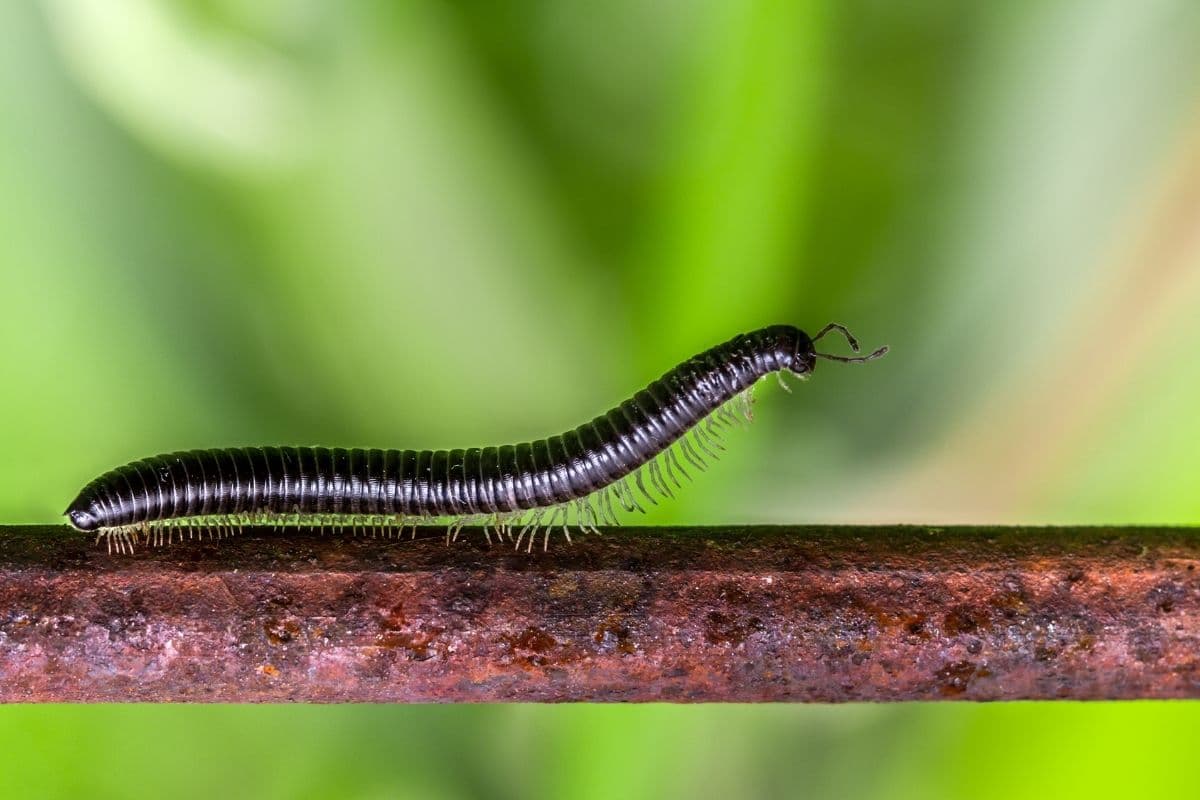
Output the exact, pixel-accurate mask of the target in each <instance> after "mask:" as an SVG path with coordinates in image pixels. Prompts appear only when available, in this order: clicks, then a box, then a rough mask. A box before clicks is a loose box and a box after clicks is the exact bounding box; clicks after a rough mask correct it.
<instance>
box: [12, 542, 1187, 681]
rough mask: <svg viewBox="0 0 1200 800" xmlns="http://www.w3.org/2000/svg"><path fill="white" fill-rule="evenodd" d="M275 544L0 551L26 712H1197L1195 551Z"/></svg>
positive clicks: (1046, 545)
mask: <svg viewBox="0 0 1200 800" xmlns="http://www.w3.org/2000/svg"><path fill="white" fill-rule="evenodd" d="M481 538H482V537H480V536H478V535H468V536H467V541H466V542H459V543H458V544H457V545H453V546H451V547H446V546H445V545H444V544H443V543H442V539H441V537H440V535H439V534H437V533H436V532H431V533H430V535H429V537H428V538H421V539H418V540H417V541H415V542H414V541H408V540H404V541H385V540H371V539H348V538H337V537H329V538H321V537H317V536H308V535H305V536H296V535H290V536H281V535H274V534H270V533H267V532H261V533H254V534H248V535H244V536H242V537H240V538H237V539H233V540H227V541H224V542H220V543H209V542H205V543H188V544H183V545H179V544H176V545H174V546H172V547H169V548H165V549H160V550H149V551H145V550H143V551H142V552H139V553H138V554H137V555H135V556H133V557H128V556H109V555H107V554H106V553H104V552H103V550H100V549H97V548H96V547H95V546H94V545H93V544H92V543H91V541H90V540H89V539H86V538H82V537H80V536H78V535H77V534H71V533H69V532H68V531H67V530H66V529H62V528H50V527H41V528H34V527H17V528H4V529H0V699H3V700H7V701H52V700H53V701H63V700H66V701H82V700H90V701H99V700H104V701H125V700H139V701H169V700H170V701H177V700H186V701H217V700H220V701H252V702H257V701H288V700H306V701H329V702H337V701H490V700H534V701H561V700H607V701H613V700H616V701H646V700H666V701H685V702H686V701H702V700H703V701H751V702H755V701H776V700H784V701H844V700H913V699H971V700H991V699H1015V698H1133V697H1200V670H1198V669H1197V664H1198V663H1200V570H1198V569H1197V565H1198V564H1200V532H1198V531H1195V530H1189V529H1151V528H1143V529H1137V528H1134V529H1102V528H1091V529H1066V528H1025V529H1018V528H1006V529H993V528H988V529H984V528H980V529H965V528H953V529H945V530H936V529H926V528H850V527H845V528H829V527H803V528H739V529H716V528H692V529H686V530H678V529H663V528H655V529H646V528H643V529H625V530H621V531H611V532H609V533H608V534H606V535H605V536H602V537H595V536H592V537H586V538H583V539H582V540H581V539H580V538H579V537H577V538H576V543H575V544H574V545H566V544H565V543H559V544H558V546H557V547H555V548H552V550H551V552H550V553H549V554H542V553H534V554H533V555H525V554H523V553H522V554H515V553H513V552H511V550H509V549H507V548H500V547H492V548H489V547H487V546H486V545H484V544H483V543H482V542H481V541H480V539H481Z"/></svg>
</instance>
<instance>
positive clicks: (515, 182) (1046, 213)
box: [0, 0, 1200, 798]
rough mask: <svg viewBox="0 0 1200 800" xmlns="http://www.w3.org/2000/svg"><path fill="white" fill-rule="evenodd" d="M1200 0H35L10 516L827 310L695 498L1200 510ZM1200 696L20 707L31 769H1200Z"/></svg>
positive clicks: (340, 785) (517, 400)
mask: <svg viewBox="0 0 1200 800" xmlns="http://www.w3.org/2000/svg"><path fill="white" fill-rule="evenodd" d="M1198 304H1200V4H1197V3H1196V2H1194V0H1136V1H1135V0H1062V1H1061V2H1034V3H989V4H983V3H960V2H954V1H953V0H916V1H915V2H907V3H889V2H882V1H881V0H838V1H837V2H835V1H834V0H764V1H763V2H751V1H749V0H693V1H692V2H681V1H680V0H659V1H658V2H654V1H651V2H644V0H643V1H639V2H630V1H629V0H610V2H605V3H580V2H569V1H568V2H538V1H537V0H509V1H508V2H504V3H486V2H460V3H440V2H434V1H433V0H402V1H401V2H382V0H379V1H377V2H371V1H370V0H364V1H363V2H354V3H334V2H318V0H262V2H236V0H192V2H175V3H171V2H160V1H158V0H94V1H92V2H89V1H88V0H54V1H53V2H43V3H33V2H31V3H4V4H0V386H2V387H3V388H2V389H0V450H2V452H3V458H2V459H0V487H3V488H2V489H0V520H3V521H4V522H51V521H56V520H59V519H60V517H59V513H60V512H61V511H62V509H63V507H64V506H65V505H66V503H67V501H68V500H69V499H70V498H71V497H72V496H73V494H74V492H75V491H76V490H77V489H78V488H79V486H81V485H82V484H83V483H84V482H85V481H86V480H88V479H90V478H91V477H93V476H94V475H95V474H97V473H99V472H101V471H103V470H105V469H108V468H110V467H113V466H115V465H117V464H120V463H123V462H125V461H128V460H131V459H134V458H138V457H142V456H145V455H148V454H152V453H157V452H162V451H167V450H174V449H183V448H191V447H206V446H224V445H239V444H260V443H292V444H317V443H321V444H337V445H346V446H396V447H415V448H425V447H430V448H436V447H457V446H472V445H482V444H491V443H500V442H503V441H506V440H522V439H528V438H532V437H538V436H543V435H546V434H549V433H554V432H558V431H559V430H561V429H565V428H568V427H572V426H574V425H576V424H578V423H579V422H580V421H582V420H584V419H587V418H590V417H591V416H592V415H594V414H595V413H597V412H599V411H601V410H603V409H605V408H607V407H608V406H610V405H611V404H613V403H614V402H616V401H618V400H620V399H622V398H623V397H625V396H626V395H627V394H629V393H630V392H631V391H632V390H633V389H635V388H637V387H639V386H641V385H642V384H644V383H645V382H647V381H649V380H650V379H652V378H654V377H657V375H658V374H660V373H661V372H662V371H664V370H665V369H667V368H668V367H670V366H672V365H673V364H675V363H676V362H677V361H679V360H681V359H683V358H684V357H687V356H688V355H691V354H692V353H693V352H695V351H698V350H700V349H702V348H704V347H707V346H709V345H711V344H714V343H716V342H718V341H722V340H724V339H726V338H728V337H729V336H730V335H732V334H733V333H735V332H738V331H741V330H744V329H750V328H754V327H758V326H760V325H763V324H767V323H773V322H783V321H786V322H793V323H795V324H799V325H801V326H802V327H806V328H809V329H810V330H811V329H813V328H815V327H817V326H820V325H822V324H824V323H825V322H826V321H828V320H830V319H836V320H838V321H841V322H844V323H846V324H847V325H849V326H850V327H851V328H852V329H853V330H855V332H856V333H858V334H859V335H860V337H861V338H862V339H863V340H864V343H865V344H866V345H867V346H869V347H874V346H876V345H878V344H881V343H888V344H890V345H891V346H892V348H893V350H892V354H891V355H889V356H888V358H887V359H885V360H883V361H880V362H876V363H874V364H871V365H870V366H865V367H854V368H850V367H835V366H833V365H825V366H822V367H821V368H820V369H819V371H818V375H817V376H816V377H815V378H814V379H813V380H812V381H810V382H809V383H807V384H805V385H803V386H802V387H799V388H798V389H797V391H796V393H795V394H794V395H784V394H783V393H781V392H778V391H774V390H763V391H760V393H759V401H760V402H759V404H758V409H757V419H756V423H755V425H754V426H752V427H751V428H750V429H749V430H748V431H746V432H744V433H741V434H739V435H738V436H737V437H736V439H737V441H735V442H734V444H735V446H734V447H732V448H731V453H730V455H729V456H728V457H727V458H726V459H725V460H723V461H722V462H721V463H720V464H719V465H718V466H717V467H716V468H714V469H712V470H710V471H709V472H707V473H706V474H704V475H703V476H701V477H700V479H699V481H698V484H699V485H698V486H696V487H694V488H693V489H692V490H691V491H688V492H685V493H684V494H683V495H682V496H681V497H680V499H679V501H678V502H676V503H674V504H670V505H669V506H667V507H664V508H663V510H662V511H661V512H659V513H658V514H657V516H656V517H655V518H654V520H653V521H654V522H658V523H697V524H712V523H720V522H726V521H730V522H732V521H737V522H742V521H749V522H808V521H813V522H825V521H836V522H851V521H855V522H895V521H920V522H943V523H949V522H1000V523H1046V522H1078V523H1126V522H1142V523H1184V524H1187V523H1197V522H1200V491H1197V485H1198V483H1197V481H1198V479H1197V474H1198V472H1200V470H1198V467H1200V449H1198V448H1197V447H1196V444H1197V442H1200V414H1197V413H1196V409H1197V407H1198V405H1200V358H1197V355H1196V354H1197V353H1198V352H1200V314H1198V313H1197V308H1200V305H1198ZM1198 730H1200V706H1197V705H1195V704H1187V703H1184V704H1092V705H1086V706H1084V705H1069V704H1053V705H1031V704H1010V705H996V706H968V705H958V706H950V705H943V706H938V705H907V706H888V707H883V706H846V707H800V708H789V707H764V708H753V707H714V706H707V707H692V708H679V707H666V706H643V707H587V706H580V707H557V708H539V707H526V706H497V707H465V708H440V707H421V708H391V707H341V708H316V707H301V708H292V707H274V708H239V707H229V708H224V707H205V708H189V707H178V708H176V707H171V708H157V707H53V708H32V707H17V708H5V709H0V789H3V790H4V793H5V794H6V795H8V796H19V795H20V794H26V795H37V796H43V797H49V796H56V795H57V796H81V795H84V796H91V797H121V796H130V795H137V794H147V795H153V796H163V795H167V796H174V797H180V798H185V797H210V796H212V795H213V794H214V793H217V792H223V793H225V794H227V795H231V796H255V797H276V796H278V797H285V796H293V797H294V796H300V797H369V798H373V797H381V798H382V797H402V796H411V797H423V798H433V797H460V796H469V795H495V796H501V797H514V798H515V797H524V796H529V795H530V794H546V795H552V796H570V797H613V796H620V797H630V798H636V797H662V796H667V797H670V796H675V797H692V796H696V795H703V794H713V793H721V794H724V795H727V796H744V795H747V794H750V793H769V794H774V795H784V796H836V797H921V798H928V797H939V796H946V797H953V796H964V795H966V796H972V797H1012V796H1017V795H1031V796H1059V797H1066V796H1076V795H1078V796H1087V797H1097V796H1131V795H1132V796H1145V795H1159V796H1169V795H1178V796H1186V795H1188V794H1193V793H1194V791H1195V788H1194V769H1193V768H1192V767H1191V766H1190V765H1189V764H1190V762H1191V760H1192V759H1194V756H1195V751H1196V747H1197V743H1198V742H1200V738H1198V736H1197V731H1198Z"/></svg>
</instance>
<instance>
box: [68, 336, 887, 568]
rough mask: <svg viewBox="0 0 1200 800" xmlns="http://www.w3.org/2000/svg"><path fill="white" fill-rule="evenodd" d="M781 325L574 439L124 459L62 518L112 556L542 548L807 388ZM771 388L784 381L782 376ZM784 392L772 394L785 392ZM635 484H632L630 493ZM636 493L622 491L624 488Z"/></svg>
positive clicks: (688, 367)
mask: <svg viewBox="0 0 1200 800" xmlns="http://www.w3.org/2000/svg"><path fill="white" fill-rule="evenodd" d="M831 331H836V332H838V333H840V334H842V335H843V336H845V337H846V339H847V341H848V342H849V343H850V345H851V347H852V348H853V349H854V350H855V352H857V351H858V344H857V342H856V341H855V340H854V337H853V336H851V335H850V333H849V332H848V331H847V330H846V329H845V328H844V327H842V326H841V325H838V324H836V323H831V324H830V325H827V326H826V327H825V328H823V329H822V330H821V331H820V332H819V333H818V334H817V335H815V336H813V337H809V336H808V335H807V334H805V333H804V332H803V331H801V330H800V329H798V328H795V327H793V326H790V325H772V326H770V327H766V328H762V329H760V330H757V331H754V332H752V333H747V334H742V335H739V336H735V337H734V338H733V339H730V340H729V341H728V342H725V343H724V344H721V345H718V346H716V347H713V348H711V349H709V350H706V351H704V352H703V353H700V354H699V355H697V356H695V357H693V358H690V359H688V360H687V361H685V362H683V363H682V364H680V365H679V366H677V367H675V368H674V369H672V370H671V371H669V372H667V373H666V374H665V375H663V376H662V377H661V378H659V379H658V380H656V381H654V382H653V383H651V384H650V385H649V386H647V387H646V388H645V389H643V390H641V391H640V392H638V393H637V394H635V395H634V396H633V397H631V398H629V399H628V400H626V401H625V402H623V403H621V404H620V405H618V406H617V407H615V408H613V409H612V410H611V411H609V412H608V413H607V414H602V415H600V416H598V417H596V418H595V419H593V420H592V421H590V422H587V423H585V424H583V425H580V426H579V427H578V428H575V429H574V430H571V431H567V432H566V433H563V434H560V435H558V436H551V437H549V438H547V439H539V440H538V441H535V442H524V443H521V444H517V445H505V446H502V447H484V448H471V449H469V450H367V449H346V448H325V447H239V448H224V449H212V450H189V451H186V452H177V453H169V454H164V455H158V456H153V457H151V458H146V459H142V460H140V461H134V462H132V463H130V464H126V465H125V466H123V467H119V468H117V469H115V470H112V471H110V472H106V473H105V474H103V475H101V476H100V477H98V478H96V479H95V480H93V481H92V482H91V483H89V484H88V485H87V486H85V487H84V488H83V490H82V491H81V492H80V493H79V496H78V497H76V498H75V501H74V502H72V503H71V505H70V507H69V508H68V509H67V511H66V515H67V517H68V519H69V520H70V522H71V524H72V525H73V526H74V527H75V528H76V529H78V530H80V531H90V532H95V533H97V534H98V535H99V536H103V537H107V540H108V544H109V547H110V549H111V548H113V547H116V548H117V549H119V550H128V549H130V548H131V547H132V546H133V544H134V542H135V541H136V540H137V539H139V538H145V539H147V540H150V541H153V542H161V541H164V540H165V541H171V540H172V539H174V538H176V537H180V538H183V537H189V536H197V535H208V536H223V535H227V534H229V533H232V532H234V531H235V530H236V529H237V528H238V527H239V526H241V525H245V524H276V525H287V524H302V525H320V526H337V527H349V528H353V529H355V530H356V531H359V530H363V531H371V532H375V533H379V532H383V533H385V534H392V535H394V534H396V533H398V532H401V531H403V529H404V528H405V527H406V526H413V529H414V533H415V526H416V525H418V524H420V523H422V522H428V521H431V520H434V519H448V520H449V523H448V525H449V527H448V529H447V538H448V539H449V538H453V537H454V536H456V535H457V532H458V530H459V529H461V528H462V527H463V526H464V525H466V524H472V523H479V524H483V525H484V526H485V531H486V532H487V533H488V538H489V540H490V538H491V533H492V532H493V531H494V532H495V533H496V534H497V535H499V536H507V537H508V538H509V539H513V538H514V537H513V533H514V531H516V532H517V536H516V539H515V540H516V545H517V546H518V547H520V545H521V543H522V542H523V541H524V542H526V547H527V548H530V547H532V544H533V541H534V539H535V537H536V536H537V535H538V534H539V533H540V534H541V536H542V541H543V546H545V544H546V543H547V542H548V540H549V534H550V532H551V530H552V529H554V528H559V527H561V529H562V530H563V532H564V533H565V534H566V535H567V537H568V538H570V530H569V528H570V526H572V525H574V526H575V527H576V528H578V529H581V530H584V531H588V530H595V528H596V526H597V525H601V524H605V523H612V524H617V517H616V513H615V509H614V501H615V502H616V504H618V505H619V506H621V507H622V508H624V509H626V510H629V511H633V510H638V509H642V510H644V507H643V506H642V503H641V500H642V499H644V500H646V501H648V502H650V503H657V502H658V501H657V500H656V496H658V497H670V496H673V489H672V486H674V487H680V486H681V485H682V484H681V482H680V478H681V477H684V478H686V477H689V472H688V470H689V469H691V468H695V469H704V468H705V467H706V465H707V463H708V461H710V460H712V459H715V458H717V457H718V454H719V451H720V450H723V449H724V446H723V444H722V440H721V434H722V431H723V429H724V428H727V427H728V426H729V425H730V424H731V423H734V422H739V421H741V419H743V418H744V419H746V420H748V419H749V418H750V400H751V395H750V391H751V389H752V388H753V386H754V384H755V383H756V382H757V381H758V380H759V379H761V378H763V377H764V376H766V375H768V374H770V373H783V372H791V373H793V374H794V375H797V376H800V377H807V376H808V375H809V374H810V373H811V372H812V371H813V369H814V367H815V366H816V361H817V359H818V358H825V359H830V360H834V361H843V362H862V361H868V360H871V359H873V358H877V357H879V356H881V355H883V354H884V353H885V352H886V351H887V348H886V347H884V348H880V349H879V350H876V351H875V352H874V353H871V354H870V355H867V356H861V357H846V356H835V355H830V354H826V353H818V352H816V349H815V346H814V342H816V341H817V340H818V339H820V338H821V337H822V336H824V335H825V334H826V333H829V332H831ZM779 377H780V381H781V382H782V380H783V379H782V374H780V376H779ZM784 387H785V388H786V384H784ZM631 483H632V484H633V485H632V486H631V485H630V484H631ZM635 490H636V491H635Z"/></svg>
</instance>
